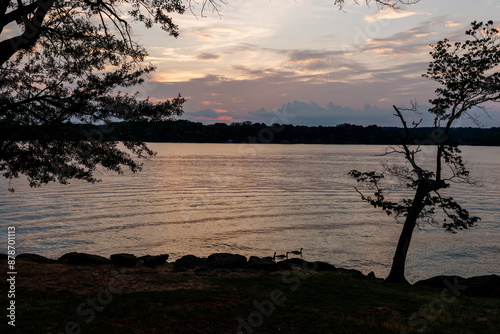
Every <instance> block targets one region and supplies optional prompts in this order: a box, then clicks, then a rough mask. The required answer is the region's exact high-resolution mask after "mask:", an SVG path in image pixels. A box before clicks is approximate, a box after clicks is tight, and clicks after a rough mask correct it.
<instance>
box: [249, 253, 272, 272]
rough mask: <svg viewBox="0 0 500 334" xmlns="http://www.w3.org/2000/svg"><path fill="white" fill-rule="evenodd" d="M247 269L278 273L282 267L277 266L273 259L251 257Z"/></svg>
mask: <svg viewBox="0 0 500 334" xmlns="http://www.w3.org/2000/svg"><path fill="white" fill-rule="evenodd" d="M247 267H248V268H250V269H255V270H267V271H276V270H279V269H280V267H279V266H278V264H276V263H275V262H274V261H273V260H272V258H260V257H257V256H250V258H249V259H248V262H247Z"/></svg>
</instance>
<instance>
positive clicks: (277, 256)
mask: <svg viewBox="0 0 500 334" xmlns="http://www.w3.org/2000/svg"><path fill="white" fill-rule="evenodd" d="M288 253H289V252H286V255H283V254H281V255H276V252H274V256H273V259H275V260H276V259H279V260H282V259H284V258H287V259H288Z"/></svg>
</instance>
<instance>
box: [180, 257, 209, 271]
mask: <svg viewBox="0 0 500 334" xmlns="http://www.w3.org/2000/svg"><path fill="white" fill-rule="evenodd" d="M206 263H207V258H205V257H203V258H202V257H197V256H194V255H184V256H183V257H181V258H180V259H177V260H175V262H174V268H175V269H180V268H196V267H200V266H203V265H205V264H206Z"/></svg>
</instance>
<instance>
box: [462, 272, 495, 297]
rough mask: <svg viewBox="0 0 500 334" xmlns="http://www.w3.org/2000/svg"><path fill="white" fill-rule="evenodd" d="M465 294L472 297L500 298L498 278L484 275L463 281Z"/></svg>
mask: <svg viewBox="0 0 500 334" xmlns="http://www.w3.org/2000/svg"><path fill="white" fill-rule="evenodd" d="M462 284H464V285H466V286H467V289H466V290H465V291H466V293H468V294H471V295H474V296H484V297H496V298H499V297H500V276H498V275H485V276H474V277H469V278H467V279H465V282H463V283H462Z"/></svg>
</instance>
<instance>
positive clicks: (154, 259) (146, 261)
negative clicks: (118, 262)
mask: <svg viewBox="0 0 500 334" xmlns="http://www.w3.org/2000/svg"><path fill="white" fill-rule="evenodd" d="M167 260H168V254H161V255H144V256H141V257H139V262H140V263H142V264H143V265H145V266H146V267H151V268H152V267H156V266H159V265H161V264H165V263H166V262H167Z"/></svg>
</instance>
